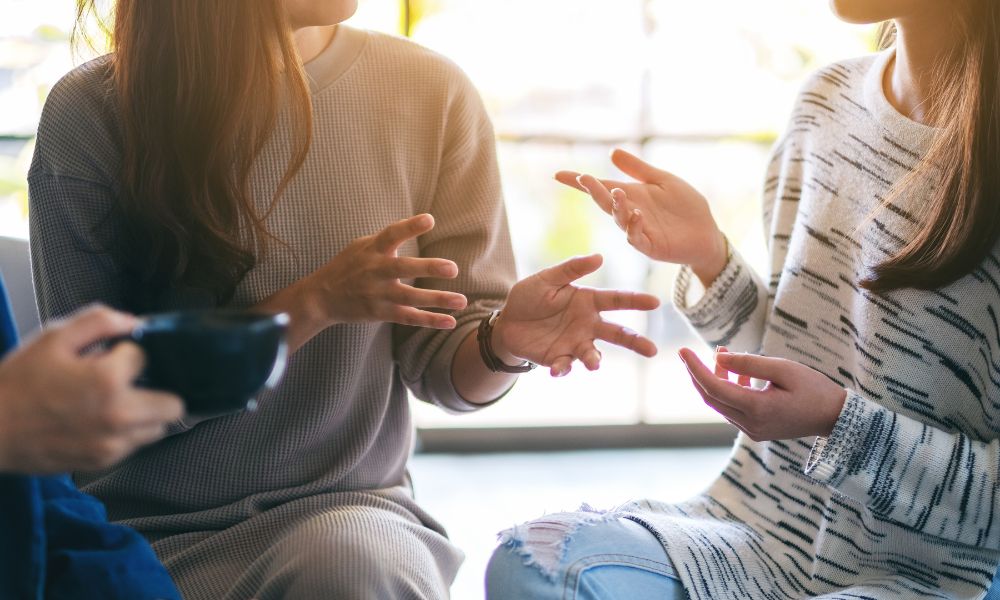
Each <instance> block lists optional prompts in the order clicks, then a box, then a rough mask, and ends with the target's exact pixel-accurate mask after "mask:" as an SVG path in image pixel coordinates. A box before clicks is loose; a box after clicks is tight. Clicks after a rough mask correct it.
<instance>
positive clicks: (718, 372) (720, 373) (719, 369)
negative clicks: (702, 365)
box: [715, 346, 729, 381]
mask: <svg viewBox="0 0 1000 600" xmlns="http://www.w3.org/2000/svg"><path fill="white" fill-rule="evenodd" d="M720 352H729V349H728V348H726V347H725V346H719V347H718V348H716V349H715V358H716V360H715V376H716V377H718V378H719V379H725V380H727V381H728V380H729V371H727V370H726V368H725V367H723V366H722V365H720V364H719V360H718V359H719V353H720Z"/></svg>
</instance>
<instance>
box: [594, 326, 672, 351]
mask: <svg viewBox="0 0 1000 600" xmlns="http://www.w3.org/2000/svg"><path fill="white" fill-rule="evenodd" d="M596 336H597V339H599V340H603V341H605V342H608V343H609V344H614V345H615V346H621V347H622V348H626V349H628V350H631V351H633V352H635V353H636V354H640V355H642V356H645V357H647V358H650V357H653V356H656V352H657V349H656V344H654V343H653V341H652V340H650V339H649V338H646V337H643V336H641V335H639V333H638V332H636V331H632V330H631V329H629V328H627V327H622V326H621V325H617V324H615V323H608V322H606V321H605V322H602V323H601V324H600V325H598V326H597V331H596Z"/></svg>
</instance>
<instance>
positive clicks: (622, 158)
mask: <svg viewBox="0 0 1000 600" xmlns="http://www.w3.org/2000/svg"><path fill="white" fill-rule="evenodd" d="M611 160H612V162H613V163H614V164H615V166H617V167H618V168H619V169H621V171H622V172H623V173H625V174H626V175H628V176H630V177H633V178H635V179H636V181H635V182H623V181H614V180H609V179H597V178H596V177H593V176H591V175H581V174H579V173H576V172H573V171H560V172H558V173H557V174H556V179H557V180H558V181H559V182H560V183H563V184H565V185H568V186H570V187H573V188H575V189H578V190H580V191H582V192H586V193H588V194H590V196H591V197H592V198H593V199H594V201H595V202H596V203H597V205H598V206H600V207H601V209H602V210H603V211H604V212H606V213H607V214H609V215H611V216H612V217H614V219H615V223H617V224H618V227H620V228H621V229H622V231H624V232H625V233H626V234H627V236H628V241H629V243H630V244H632V246H633V247H635V249H636V250H638V251H640V252H642V253H643V254H645V255H646V256H648V257H650V258H652V259H655V260H662V261H665V262H672V263H679V264H689V265H696V264H699V263H701V262H703V261H705V260H706V256H710V255H714V254H717V253H718V251H719V250H720V248H721V252H722V254H725V242H724V239H723V237H722V234H721V233H720V231H719V228H718V226H717V225H716V223H715V219H714V218H713V217H712V213H711V211H710V210H709V207H708V201H707V200H705V197H704V196H702V195H701V194H700V193H699V192H698V190H696V189H694V188H693V187H691V186H690V185H689V184H688V183H687V182H686V181H684V180H683V179H681V178H680V177H677V176H676V175H673V174H671V173H668V172H666V171H662V170H660V169H657V168H656V167H653V166H652V165H650V164H649V163H647V162H645V161H643V160H642V159H640V158H639V157H637V156H635V155H633V154H629V153H628V152H625V151H624V150H615V151H614V152H613V153H612V155H611Z"/></svg>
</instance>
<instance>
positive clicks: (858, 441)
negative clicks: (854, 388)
mask: <svg viewBox="0 0 1000 600" xmlns="http://www.w3.org/2000/svg"><path fill="white" fill-rule="evenodd" d="M998 444H1000V442H998V441H996V440H993V441H991V442H985V441H977V440H973V439H971V438H969V437H968V436H965V435H962V434H960V433H954V432H949V431H945V430H943V429H938V428H936V427H933V426H931V425H928V424H926V423H922V422H920V421H918V420H916V419H913V418H911V417H908V416H906V415H903V414H900V413H895V412H892V411H890V410H889V409H887V408H885V407H883V406H881V405H879V404H877V403H875V402H872V401H871V400H868V399H866V398H863V397H862V396H860V395H858V394H856V393H854V392H851V393H850V394H849V396H848V399H847V402H846V403H845V405H844V408H843V411H842V412H841V414H840V417H839V419H838V420H837V422H836V424H835V426H834V429H833V432H832V433H831V435H830V436H829V437H825V438H822V437H821V438H818V439H817V441H816V445H815V447H814V448H813V451H812V454H811V456H810V457H809V461H808V463H807V464H806V469H805V472H806V474H807V475H809V476H810V477H812V478H813V479H816V480H817V481H820V482H822V483H825V484H827V485H829V486H831V487H832V488H834V489H836V490H837V491H838V492H840V493H842V494H844V495H845V496H848V497H851V498H854V499H855V500H857V501H859V502H862V503H864V504H865V505H866V506H868V508H869V509H870V510H871V511H872V512H874V513H876V514H878V515H879V516H881V517H882V518H885V519H888V520H891V521H894V522H896V523H900V524H903V525H905V526H907V527H909V528H912V529H914V530H916V531H921V532H923V533H926V534H928V535H933V536H936V537H939V538H943V539H947V540H949V541H953V542H958V543H961V544H968V545H972V546H987V547H990V548H993V549H1000V538H998V536H997V533H996V532H997V528H998V527H1000V521H998V520H997V519H995V518H993V515H994V514H996V512H997V511H998V510H1000V498H998V497H997V495H996V493H995V490H996V489H997V486H998V485H1000V473H998V470H1000V465H998V461H1000V447H998Z"/></svg>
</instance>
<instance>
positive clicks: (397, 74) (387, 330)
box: [29, 0, 659, 600]
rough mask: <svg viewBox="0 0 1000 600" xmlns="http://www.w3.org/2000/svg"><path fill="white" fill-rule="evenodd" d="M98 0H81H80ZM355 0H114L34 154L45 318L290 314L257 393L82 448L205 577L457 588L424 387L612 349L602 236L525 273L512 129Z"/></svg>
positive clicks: (119, 493) (366, 591) (308, 585)
mask: <svg viewBox="0 0 1000 600" xmlns="http://www.w3.org/2000/svg"><path fill="white" fill-rule="evenodd" d="M95 4H96V3H95V2H80V3H79V5H80V7H81V11H83V13H86V12H87V10H88V8H93V7H94V5H95ZM355 8H356V6H355V2H354V1H353V0H238V1H234V0H228V1H224V2H219V1H218V0H183V1H182V0H162V1H159V0H158V1H156V2H149V1H148V0H118V2H117V3H116V8H115V15H114V28H113V32H112V42H113V45H114V51H113V53H112V54H110V55H108V56H105V57H102V58H100V59H97V60H96V61H92V62H90V63H87V64H85V65H83V66H81V67H79V68H77V69H76V70H74V71H73V72H72V73H70V74H69V75H67V76H66V77H65V78H64V79H63V80H62V81H60V82H59V83H58V84H57V85H56V86H55V87H54V89H53V90H52V92H51V94H50V95H49V98H48V100H47V102H46V106H45V109H44V114H43V116H42V119H41V123H40V126H39V132H38V141H37V146H36V151H35V157H34V161H33V164H32V167H31V171H30V174H29V195H30V221H31V234H32V235H31V243H32V258H33V265H34V270H35V273H34V274H35V283H36V293H37V296H38V304H39V307H40V311H41V313H42V317H43V319H45V320H48V319H52V318H57V317H59V316H61V315H64V314H66V313H68V312H71V311H73V310H76V309H77V308H78V307H80V306H83V305H86V304H88V303H91V302H95V301H99V302H104V303H106V304H108V305H110V306H113V307H116V308H119V309H123V310H129V311H133V312H137V313H145V312H152V311H166V310H177V309H183V308H202V307H217V306H225V307H233V308H252V309H254V310H257V311H265V312H272V313H277V312H282V313H287V314H288V315H289V316H290V319H291V320H290V324H289V347H290V351H291V352H292V354H291V356H290V359H289V363H288V369H287V371H286V375H285V378H284V381H283V382H282V383H281V384H280V385H279V386H278V387H277V388H276V389H275V390H273V391H272V392H270V393H267V394H264V395H262V396H261V397H260V398H258V409H257V410H256V412H253V413H240V414H235V415H227V416H220V417H217V418H211V419H207V420H202V421H200V422H197V423H195V422H192V421H190V420H187V421H184V422H180V423H178V424H176V426H175V427H173V428H172V429H171V431H170V433H171V435H170V436H168V437H167V438H166V439H164V440H162V441H160V442H159V443H157V444H155V445H154V446H152V447H150V448H148V449H146V450H145V451H144V452H142V453H140V454H137V455H134V456H132V457H130V458H128V459H126V460H125V461H123V462H122V463H119V464H118V465H115V466H114V467H112V468H109V469H103V470H98V471H88V472H81V473H78V474H77V475H76V481H77V482H78V483H79V484H81V486H82V489H83V490H84V491H86V492H88V493H91V494H93V495H95V496H96V497H98V498H99V499H101V500H102V501H104V503H105V504H106V505H107V507H108V513H109V516H110V517H111V519H113V520H115V521H117V522H119V523H123V524H127V525H129V526H132V527H135V528H136V529H138V530H139V531H140V532H142V533H143V534H144V535H145V536H146V537H147V539H149V540H150V541H151V543H152V546H153V548H154V549H155V551H156V553H157V555H158V556H159V557H160V559H161V560H162V561H163V562H164V564H165V565H166V567H167V568H168V570H169V571H170V574H171V575H172V576H173V578H174V580H175V581H176V582H177V585H178V587H179V588H180V590H181V592H182V593H183V594H184V597H185V598H189V599H194V600H197V599H211V600H218V599H221V598H229V599H237V598H239V599H244V598H249V597H254V598H258V599H259V600H267V599H271V598H309V599H311V598H323V597H343V598H385V599H389V598H444V597H446V596H447V595H448V587H449V586H450V583H451V581H452V579H453V578H454V576H455V573H456V570H457V569H458V566H459V565H460V563H461V561H462V553H461V551H460V550H459V549H458V548H456V547H455V546H454V545H453V544H452V543H451V542H450V541H449V540H448V538H447V537H446V536H445V532H444V530H443V528H442V527H441V526H440V525H439V524H438V523H437V522H436V521H435V520H434V519H433V518H432V517H431V516H430V515H428V514H427V513H426V512H424V510H423V509H422V508H421V507H420V505H419V504H418V503H417V502H416V500H415V498H414V495H413V490H412V488H411V485H410V480H409V475H408V472H407V468H406V463H407V460H408V457H409V455H410V452H411V448H412V444H413V440H412V435H413V431H412V424H411V421H410V413H409V407H408V392H412V393H413V394H414V395H415V396H416V397H417V398H419V399H421V400H424V401H427V402H431V403H433V404H436V405H438V406H440V407H441V408H442V409H444V410H448V411H450V412H455V413H465V412H471V411H474V410H478V409H481V408H483V407H485V406H488V405H489V404H491V403H493V402H496V401H497V400H499V399H500V398H501V397H502V396H503V395H504V394H505V393H506V392H507V391H508V390H509V389H510V388H511V386H513V385H514V382H515V381H516V379H517V377H518V374H519V373H523V372H526V371H528V370H530V369H531V368H532V366H533V365H540V366H543V367H546V368H547V370H548V371H549V373H550V374H551V375H553V376H562V375H565V374H567V373H569V372H570V370H571V369H572V368H573V365H574V363H582V364H583V365H584V366H585V367H586V368H588V369H597V368H598V367H599V365H600V361H601V354H600V351H599V350H598V349H597V347H596V346H595V342H597V341H598V340H602V341H605V342H609V343H612V344H617V345H619V346H623V347H626V348H629V349H631V350H633V351H635V352H637V353H639V354H641V355H643V356H652V355H653V354H655V352H656V348H655V346H654V345H653V343H652V342H651V341H650V340H648V339H646V338H644V337H642V336H640V335H638V334H636V333H635V332H632V331H629V330H628V329H625V328H623V327H622V326H620V325H617V324H615V323H613V322H610V321H606V320H605V319H604V318H603V317H602V314H601V313H602V312H604V311H613V310H623V309H634V310H653V309H655V308H656V307H657V306H658V304H659V302H658V300H657V299H656V298H655V297H654V296H650V295H648V294H640V293H632V292H623V291H617V290H596V289H591V288H587V287H583V286H579V285H577V284H576V283H575V282H577V280H579V279H580V278H581V277H584V276H586V275H588V274H590V273H593V272H595V271H596V270H597V269H598V268H599V267H600V265H601V257H600V256H599V255H594V256H585V257H578V258H574V259H570V260H568V261H565V262H563V263H561V264H559V265H556V266H554V267H551V268H548V269H544V270H542V271H540V272H538V273H536V274H534V275H531V276H530V277H527V278H524V279H522V280H520V281H517V279H516V277H515V271H514V257H513V253H512V250H511V244H510V237H509V232H508V229H507V220H506V215H505V211H504V206H503V200H502V194H501V189H500V179H499V173H498V167H497V162H496V150H495V140H494V135H493V129H492V126H491V124H490V121H489V119H488V117H487V115H486V112H485V110H484V107H483V105H482V102H481V100H480V99H479V96H478V94H477V93H476V91H475V89H474V88H473V87H472V85H471V83H470V82H469V81H468V79H467V78H466V77H465V75H464V74H463V73H462V72H461V71H460V70H459V69H458V68H457V67H456V66H455V65H454V64H453V63H451V62H450V61H448V60H446V59H444V58H442V57H441V56H439V55H437V54H435V53H433V52H430V51H428V50H426V49H424V48H421V47H420V46H417V45H416V44H413V43H412V42H409V41H406V40H401V39H398V38H394V37H391V36H386V35H381V34H376V33H372V32H366V31H361V30H357V29H352V28H350V27H346V26H343V25H339V23H340V22H341V21H343V20H344V19H346V18H348V17H349V16H350V15H351V14H352V13H353V12H354V10H355Z"/></svg>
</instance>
